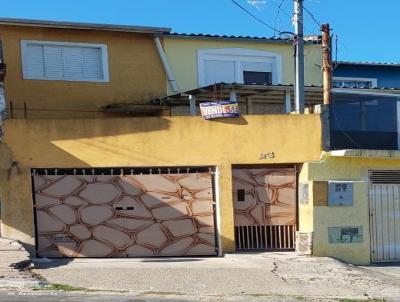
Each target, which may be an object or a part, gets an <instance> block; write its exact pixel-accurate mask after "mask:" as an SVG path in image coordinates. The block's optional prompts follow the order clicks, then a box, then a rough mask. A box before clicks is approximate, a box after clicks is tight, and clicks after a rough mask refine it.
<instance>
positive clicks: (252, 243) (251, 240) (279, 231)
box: [235, 225, 296, 250]
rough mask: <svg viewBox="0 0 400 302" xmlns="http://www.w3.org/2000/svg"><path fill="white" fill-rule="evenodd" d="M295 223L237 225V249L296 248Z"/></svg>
mask: <svg viewBox="0 0 400 302" xmlns="http://www.w3.org/2000/svg"><path fill="white" fill-rule="evenodd" d="M295 238H296V226H295V225H250V226H236V227H235V242H236V249H237V250H294V249H295Z"/></svg>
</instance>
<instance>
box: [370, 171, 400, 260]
mask: <svg viewBox="0 0 400 302" xmlns="http://www.w3.org/2000/svg"><path fill="white" fill-rule="evenodd" d="M369 205H370V226H371V249H372V261H373V262H390V261H400V170H390V171H387V170H384V171H382V170H380V171H370V183H369Z"/></svg>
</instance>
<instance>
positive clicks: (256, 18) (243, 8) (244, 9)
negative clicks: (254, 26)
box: [231, 0, 288, 35]
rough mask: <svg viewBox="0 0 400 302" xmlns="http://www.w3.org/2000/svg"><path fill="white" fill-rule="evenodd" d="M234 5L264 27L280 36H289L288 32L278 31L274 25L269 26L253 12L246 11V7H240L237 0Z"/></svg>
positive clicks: (233, 1)
mask: <svg viewBox="0 0 400 302" xmlns="http://www.w3.org/2000/svg"><path fill="white" fill-rule="evenodd" d="M231 1H232V3H233V4H235V5H236V6H237V7H239V8H240V9H241V10H242V11H244V12H245V13H247V14H248V15H249V16H251V17H252V18H253V19H255V20H257V21H258V22H260V23H261V24H263V25H264V26H266V27H268V28H269V29H271V30H273V31H274V32H277V33H278V34H280V35H283V34H286V35H287V34H288V33H286V32H282V31H280V30H278V29H276V28H275V27H273V26H272V25H269V24H268V23H266V22H264V21H263V20H261V19H260V18H258V17H257V16H256V15H254V14H253V13H252V12H251V11H249V10H248V9H246V8H245V7H243V6H242V5H240V4H239V3H238V2H237V1H236V0H231Z"/></svg>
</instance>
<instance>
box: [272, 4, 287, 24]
mask: <svg viewBox="0 0 400 302" xmlns="http://www.w3.org/2000/svg"><path fill="white" fill-rule="evenodd" d="M284 2H285V0H281V2H280V3H279V5H278V10H277V12H276V16H275V21H274V27H276V23H277V21H278V18H279V20H280V24H281V28H282V20H281V18H280V16H279V15H280V13H281V11H282V12H284V13H286V12H285V11H284V10H283V9H282V5H283V3H284ZM272 3H273V2H272ZM274 4H275V3H274ZM289 18H291V16H289Z"/></svg>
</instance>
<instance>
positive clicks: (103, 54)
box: [21, 40, 110, 83]
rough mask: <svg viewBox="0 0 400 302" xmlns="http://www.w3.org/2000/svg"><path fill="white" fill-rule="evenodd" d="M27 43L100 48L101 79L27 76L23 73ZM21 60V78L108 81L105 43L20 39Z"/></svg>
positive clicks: (26, 62)
mask: <svg viewBox="0 0 400 302" xmlns="http://www.w3.org/2000/svg"><path fill="white" fill-rule="evenodd" d="M29 44H37V45H54V46H76V47H91V48H99V49H100V50H101V58H102V67H103V79H93V80H91V79H65V78H56V79H48V78H45V77H43V78H38V77H27V76H26V75H25V73H24V70H25V69H26V66H27V64H29V62H28V61H27V58H26V55H25V54H26V52H27V47H28V45H29ZM21 61H22V78H23V79H24V80H45V81H68V82H96V83H103V82H109V81H110V75H109V70H108V49H107V45H106V44H96V43H76V42H58V41H39V40H21Z"/></svg>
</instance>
